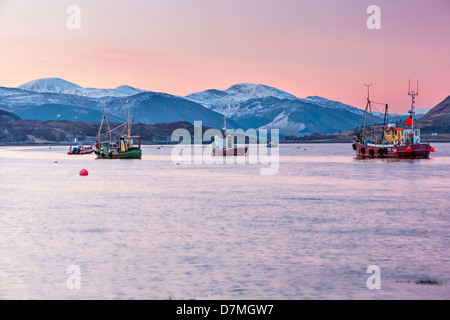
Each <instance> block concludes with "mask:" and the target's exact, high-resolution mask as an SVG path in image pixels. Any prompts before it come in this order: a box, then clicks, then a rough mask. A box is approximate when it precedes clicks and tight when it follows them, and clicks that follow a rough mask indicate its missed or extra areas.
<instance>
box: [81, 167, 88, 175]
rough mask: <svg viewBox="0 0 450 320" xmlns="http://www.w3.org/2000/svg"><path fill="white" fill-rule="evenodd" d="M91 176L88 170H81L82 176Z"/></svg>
mask: <svg viewBox="0 0 450 320" xmlns="http://www.w3.org/2000/svg"><path fill="white" fill-rule="evenodd" d="M87 175H89V173H88V171H87V170H86V169H81V170H80V176H87Z"/></svg>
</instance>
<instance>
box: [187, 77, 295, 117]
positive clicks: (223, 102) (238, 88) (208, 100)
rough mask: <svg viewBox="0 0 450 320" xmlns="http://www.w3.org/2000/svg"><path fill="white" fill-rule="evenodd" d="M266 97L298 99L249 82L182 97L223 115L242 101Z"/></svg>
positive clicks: (274, 89)
mask: <svg viewBox="0 0 450 320" xmlns="http://www.w3.org/2000/svg"><path fill="white" fill-rule="evenodd" d="M268 97H275V98H278V99H298V98H297V97H295V96H294V95H292V94H290V93H287V92H285V91H282V90H279V89H277V88H273V87H269V86H265V85H262V84H251V83H240V84H235V85H233V86H231V87H230V88H228V89H226V90H223V91H221V90H216V89H210V90H205V91H201V92H197V93H192V94H189V95H187V96H185V97H184V98H186V99H188V100H191V101H194V102H197V103H200V104H201V105H203V106H205V107H207V108H210V109H213V110H215V111H217V112H220V113H223V114H225V115H230V114H231V113H233V110H234V111H236V110H235V109H236V107H238V106H239V104H240V103H242V102H244V101H247V100H250V99H261V98H268Z"/></svg>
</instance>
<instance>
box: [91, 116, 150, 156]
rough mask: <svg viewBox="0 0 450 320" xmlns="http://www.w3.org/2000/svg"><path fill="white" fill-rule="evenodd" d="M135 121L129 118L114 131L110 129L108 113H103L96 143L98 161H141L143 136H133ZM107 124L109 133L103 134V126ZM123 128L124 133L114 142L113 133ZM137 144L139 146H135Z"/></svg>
mask: <svg viewBox="0 0 450 320" xmlns="http://www.w3.org/2000/svg"><path fill="white" fill-rule="evenodd" d="M132 122H133V119H131V117H130V116H128V120H127V122H125V123H124V124H122V125H120V126H117V127H115V128H113V129H111V128H110V127H109V123H108V118H107V116H106V112H103V118H102V122H101V124H100V129H99V131H98V135H97V141H96V143H95V155H96V156H97V159H141V158H142V150H141V143H142V138H141V136H132V135H131V125H132ZM104 123H106V127H107V131H106V132H105V133H102V129H103V125H104ZM119 128H122V132H121V134H120V136H119V138H118V139H117V141H115V142H113V132H114V131H116V130H117V129H119ZM136 142H137V144H135V143H136Z"/></svg>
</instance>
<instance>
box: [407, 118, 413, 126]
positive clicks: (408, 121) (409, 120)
mask: <svg viewBox="0 0 450 320" xmlns="http://www.w3.org/2000/svg"><path fill="white" fill-rule="evenodd" d="M413 123H414V120H413V119H412V118H411V117H410V118H408V119H406V125H407V126H409V127H411V126H412V124H413Z"/></svg>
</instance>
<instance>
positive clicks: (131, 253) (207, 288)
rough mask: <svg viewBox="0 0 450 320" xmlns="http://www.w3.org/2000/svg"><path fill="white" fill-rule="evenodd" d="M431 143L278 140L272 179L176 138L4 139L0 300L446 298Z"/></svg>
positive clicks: (441, 156)
mask: <svg viewBox="0 0 450 320" xmlns="http://www.w3.org/2000/svg"><path fill="white" fill-rule="evenodd" d="M432 145H433V146H434V147H435V148H436V150H437V152H436V153H433V154H432V155H431V157H430V159H421V160H397V161H396V160H382V159H368V160H357V159H355V155H354V151H353V149H352V147H351V144H305V145H292V144H289V145H288V144H282V145H280V147H279V149H278V152H279V157H278V158H277V161H278V164H279V166H278V169H277V172H276V173H275V174H272V175H263V174H261V168H262V167H264V166H267V165H265V164H261V163H259V164H258V163H257V164H250V163H244V164H242V163H241V164H210V163H199V164H195V163H193V164H186V163H177V162H174V161H173V157H172V148H173V147H171V146H164V147H162V146H144V147H143V158H142V159H141V160H96V159H95V156H94V155H84V156H69V155H67V154H66V152H67V150H68V147H63V146H53V147H49V146H38V147H36V146H34V147H27V146H22V147H0V195H1V198H0V299H149V300H165V299H183V300H184V299H198V300H201V299H219V300H221V299H224V300H225V299H227V300H228V299H232V300H234V299H239V300H247V299H256V300H267V299H276V300H304V299H449V298H450V275H449V272H448V271H449V270H450V179H449V178H450V170H449V168H450V144H446V143H433V144H432ZM81 169H86V170H88V172H89V175H88V176H85V177H82V176H80V175H79V171H80V170H81ZM369 266H377V267H379V270H380V273H379V284H380V288H379V289H373V290H371V289H369V288H368V284H367V282H368V279H369V277H371V276H372V274H371V273H368V267H369Z"/></svg>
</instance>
